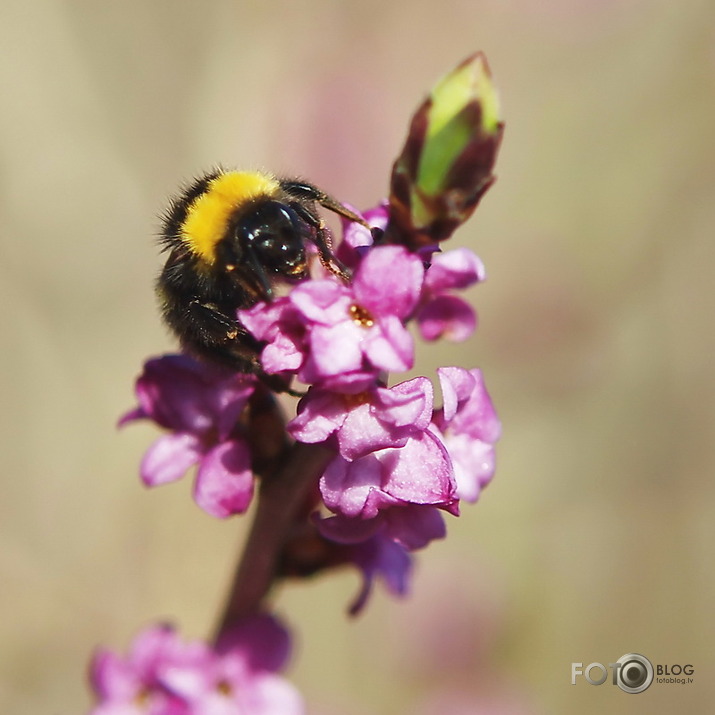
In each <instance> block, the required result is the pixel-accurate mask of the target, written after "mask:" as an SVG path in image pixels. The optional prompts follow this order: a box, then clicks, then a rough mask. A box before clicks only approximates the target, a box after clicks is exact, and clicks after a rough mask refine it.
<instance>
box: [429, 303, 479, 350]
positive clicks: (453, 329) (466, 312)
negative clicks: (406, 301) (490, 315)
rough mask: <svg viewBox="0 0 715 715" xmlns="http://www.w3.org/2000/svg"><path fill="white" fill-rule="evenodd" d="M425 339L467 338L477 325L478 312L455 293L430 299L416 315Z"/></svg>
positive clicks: (456, 340)
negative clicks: (454, 294)
mask: <svg viewBox="0 0 715 715" xmlns="http://www.w3.org/2000/svg"><path fill="white" fill-rule="evenodd" d="M416 319H417V325H418V327H419V329H420V335H422V337H423V338H424V339H425V340H438V339H439V338H446V339H447V340H451V341H452V342H455V343H460V342H462V341H464V340H466V339H467V338H468V337H469V336H470V335H471V334H472V333H473V332H474V331H475V329H476V327H477V314H476V313H475V312H474V309H473V308H472V306H471V305H469V303H467V302H466V301H464V300H462V299H461V298H459V297H457V296H453V295H440V296H437V297H436V298H433V299H432V300H430V301H429V302H428V303H427V304H426V305H425V306H424V307H423V308H422V309H421V310H419V312H418V313H417V316H416Z"/></svg>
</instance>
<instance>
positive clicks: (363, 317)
mask: <svg viewBox="0 0 715 715" xmlns="http://www.w3.org/2000/svg"><path fill="white" fill-rule="evenodd" d="M348 312H349V313H350V317H351V318H352V319H353V320H354V321H355V322H356V323H357V324H358V325H359V326H360V327H361V328H372V326H373V325H375V319H374V318H373V317H372V315H371V314H370V311H368V310H367V308H363V307H362V306H361V305H358V304H357V303H353V304H352V305H351V306H350V308H349V310H348Z"/></svg>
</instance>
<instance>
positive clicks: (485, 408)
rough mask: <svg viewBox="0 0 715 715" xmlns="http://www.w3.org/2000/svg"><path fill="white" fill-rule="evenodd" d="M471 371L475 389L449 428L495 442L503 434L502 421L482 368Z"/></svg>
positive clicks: (457, 432) (485, 440)
mask: <svg viewBox="0 0 715 715" xmlns="http://www.w3.org/2000/svg"><path fill="white" fill-rule="evenodd" d="M470 373H471V375H472V376H473V377H474V380H475V386H474V389H473V390H472V393H471V395H470V396H469V397H468V398H467V399H466V400H464V402H463V403H462V404H461V405H460V408H459V410H458V411H457V414H456V415H455V416H454V419H453V420H452V421H451V422H450V424H449V428H450V430H451V431H452V432H454V433H456V434H468V435H470V436H472V437H475V438H477V439H479V440H481V441H482V442H489V443H491V444H493V443H494V442H496V441H497V440H498V439H499V437H500V435H501V423H500V421H499V418H498V417H497V414H496V412H495V410H494V405H493V404H492V400H491V398H490V397H489V393H488V392H487V388H486V386H485V385H484V379H483V377H482V372H481V370H470Z"/></svg>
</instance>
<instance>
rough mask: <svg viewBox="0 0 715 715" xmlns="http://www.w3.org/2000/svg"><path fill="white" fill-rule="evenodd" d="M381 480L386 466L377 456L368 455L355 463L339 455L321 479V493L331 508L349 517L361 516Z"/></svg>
mask: <svg viewBox="0 0 715 715" xmlns="http://www.w3.org/2000/svg"><path fill="white" fill-rule="evenodd" d="M381 482H382V465H381V464H380V463H379V462H378V461H377V459H375V457H374V455H372V454H368V455H367V456H365V457H363V458H362V459H358V460H356V461H355V462H347V461H345V460H344V459H343V458H342V457H336V458H335V459H334V460H333V461H332V462H331V463H330V464H329V465H328V467H327V469H326V470H325V473H324V474H323V476H322V478H321V480H320V492H321V494H322V495H323V500H324V502H325V505H326V506H327V507H328V509H330V510H332V511H336V512H338V513H340V514H344V515H345V516H359V515H361V513H362V511H363V509H364V508H365V504H366V502H367V500H368V497H369V495H370V492H371V491H373V490H374V489H379V488H380V486H381ZM373 516H374V514H373Z"/></svg>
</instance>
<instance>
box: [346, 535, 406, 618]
mask: <svg viewBox="0 0 715 715" xmlns="http://www.w3.org/2000/svg"><path fill="white" fill-rule="evenodd" d="M351 551H352V556H353V560H354V562H355V564H356V565H357V566H358V567H359V568H360V570H361V571H362V574H363V585H362V588H361V589H360V591H359V593H358V594H357V596H356V597H355V599H354V600H353V602H352V603H351V604H350V609H349V612H350V615H351V616H355V615H357V614H358V613H359V612H360V611H362V609H363V608H364V607H365V604H366V603H367V600H368V598H369V597H370V593H371V591H372V586H373V584H374V582H375V579H376V578H381V579H382V581H383V582H384V583H385V586H386V587H387V590H388V591H390V592H391V593H392V594H394V595H395V596H404V595H405V594H406V593H407V590H408V588H409V583H410V577H411V575H412V558H411V557H410V555H409V554H408V553H407V551H406V550H405V549H404V548H403V547H402V546H400V545H399V544H397V543H395V542H394V541H391V540H390V539H387V538H385V537H383V536H375V537H374V538H372V539H369V540H368V541H366V542H364V543H363V544H357V545H356V546H354V547H352V549H351Z"/></svg>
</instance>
